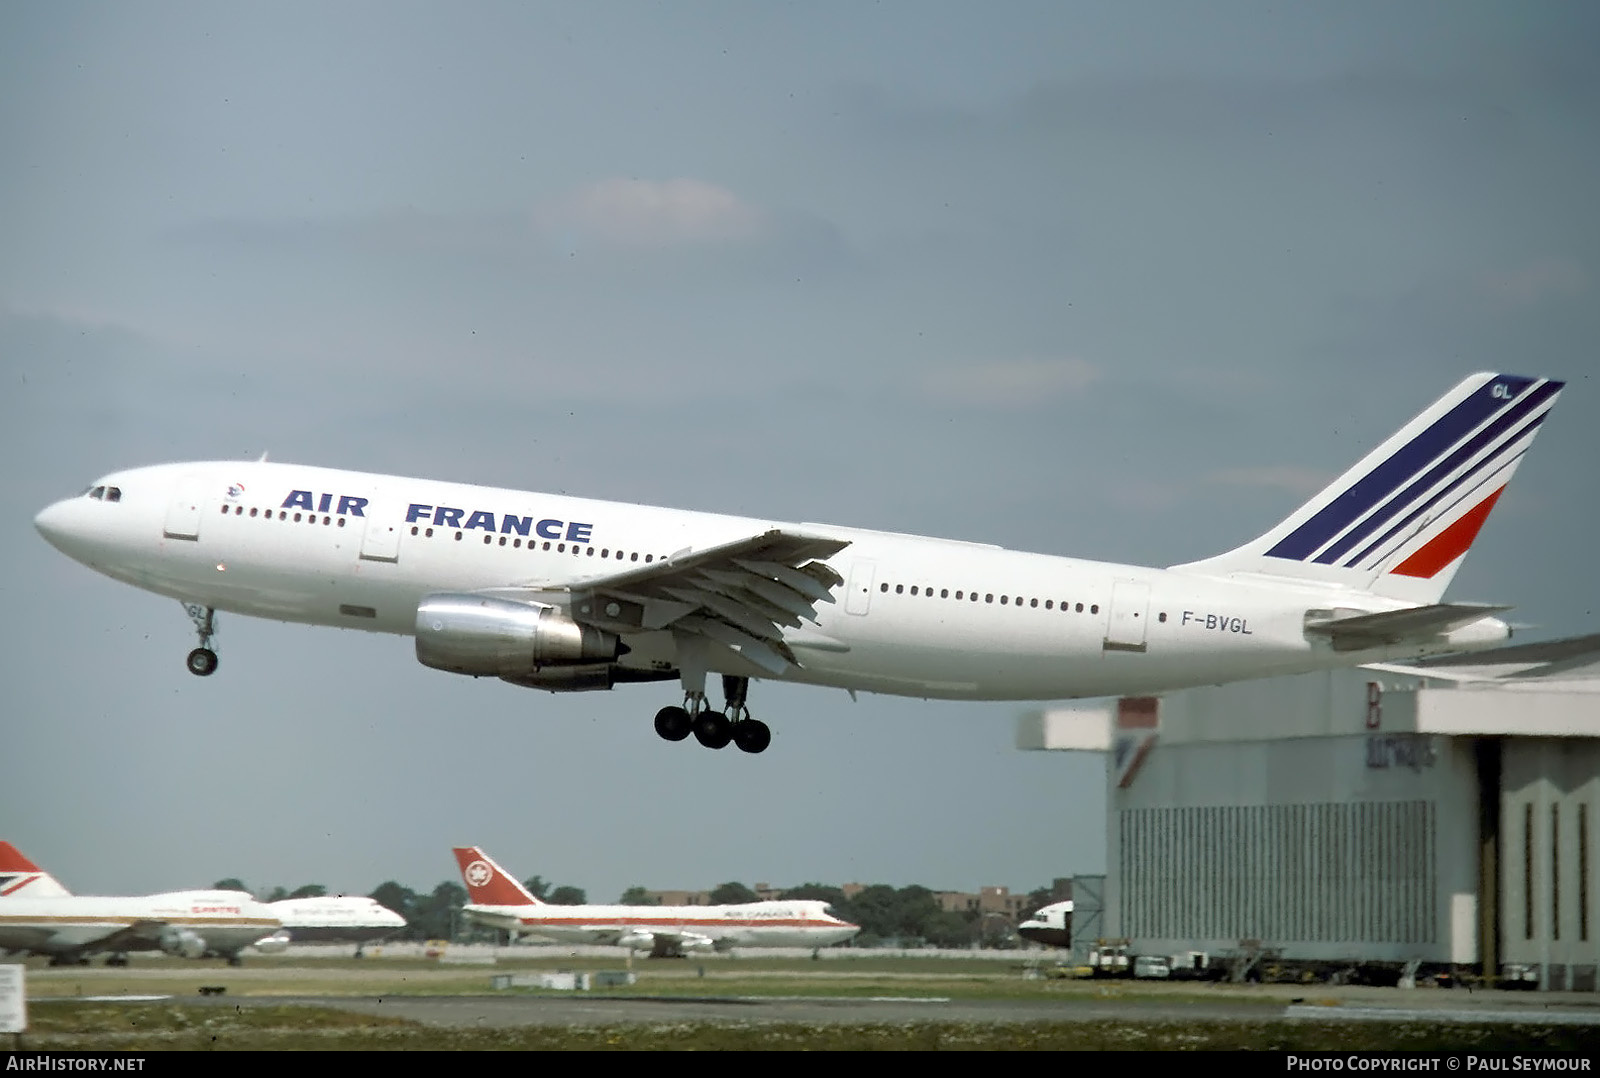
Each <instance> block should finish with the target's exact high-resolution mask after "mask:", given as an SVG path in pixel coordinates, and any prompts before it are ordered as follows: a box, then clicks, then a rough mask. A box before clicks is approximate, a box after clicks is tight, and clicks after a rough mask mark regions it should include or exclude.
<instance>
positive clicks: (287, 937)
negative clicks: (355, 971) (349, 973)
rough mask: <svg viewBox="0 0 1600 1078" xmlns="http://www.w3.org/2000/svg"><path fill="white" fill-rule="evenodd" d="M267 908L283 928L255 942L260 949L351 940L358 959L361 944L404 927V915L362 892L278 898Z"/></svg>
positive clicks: (386, 936)
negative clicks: (268, 938) (361, 893)
mask: <svg viewBox="0 0 1600 1078" xmlns="http://www.w3.org/2000/svg"><path fill="white" fill-rule="evenodd" d="M267 909H268V910H270V911H271V912H272V915H273V916H274V917H276V918H277V919H278V920H279V921H280V922H281V923H282V925H283V927H282V928H281V929H280V930H279V931H278V932H276V933H275V934H274V935H273V937H272V939H271V940H270V941H269V940H262V941H258V942H257V943H256V947H257V948H258V949H260V950H269V949H274V948H275V949H278V950H281V949H282V948H284V947H287V946H288V945H289V944H291V943H354V944H355V945H356V957H357V958H360V957H361V955H362V948H363V947H364V945H366V944H368V943H372V942H375V941H377V940H383V939H387V938H388V937H390V936H392V935H394V934H395V933H397V932H400V931H402V930H403V929H404V928H405V927H406V919H405V918H404V917H402V916H400V915H399V914H398V913H396V912H394V911H393V910H391V909H389V907H387V906H385V905H383V904H381V903H380V902H378V901H377V900H376V899H372V898H366V897H364V896H362V895H316V896H314V897H310V898H281V899H279V900H278V901H276V902H268V903H267Z"/></svg>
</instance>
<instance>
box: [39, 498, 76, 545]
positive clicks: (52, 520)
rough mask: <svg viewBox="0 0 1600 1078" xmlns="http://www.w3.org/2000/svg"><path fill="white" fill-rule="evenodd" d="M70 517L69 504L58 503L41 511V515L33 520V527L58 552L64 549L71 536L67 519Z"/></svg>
mask: <svg viewBox="0 0 1600 1078" xmlns="http://www.w3.org/2000/svg"><path fill="white" fill-rule="evenodd" d="M70 515H71V511H70V510H69V509H68V507H67V502H65V501H60V502H56V503H55V504H53V505H47V506H45V507H44V508H43V509H41V510H40V511H39V515H38V516H36V517H34V518H33V526H34V528H36V529H37V530H38V532H39V534H40V535H42V536H44V538H45V541H46V542H47V543H49V544H50V545H51V546H53V547H55V548H56V549H57V550H62V549H64V546H63V544H65V543H66V542H67V540H68V538H69V536H70V535H71V531H70V528H69V526H68V523H69V522H68V519H67V518H68V517H69V516H70Z"/></svg>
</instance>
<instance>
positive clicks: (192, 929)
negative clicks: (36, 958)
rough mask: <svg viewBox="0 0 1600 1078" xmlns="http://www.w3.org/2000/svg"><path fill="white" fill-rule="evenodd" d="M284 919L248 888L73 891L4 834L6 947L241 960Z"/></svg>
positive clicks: (60, 958)
mask: <svg viewBox="0 0 1600 1078" xmlns="http://www.w3.org/2000/svg"><path fill="white" fill-rule="evenodd" d="M278 927H279V922H278V919H277V917H275V916H274V915H273V913H272V911H271V910H270V909H269V908H268V907H267V906H266V905H265V904H264V903H261V902H257V901H256V900H255V899H254V898H252V897H251V896H250V895H249V894H247V893H245V892H243V891H213V890H206V891H169V892H166V893H164V894H159V895H136V896H129V897H124V896H104V895H74V894H72V893H71V892H70V891H68V890H67V889H66V888H65V887H63V886H61V884H60V883H58V882H57V881H56V879H55V877H54V876H51V875H50V874H49V873H48V872H45V871H43V870H42V869H40V868H39V866H38V865H36V864H34V863H33V862H32V861H30V860H28V858H27V857H25V856H23V854H22V852H21V851H19V850H18V849H17V848H16V847H15V846H13V845H11V843H9V842H0V951H17V952H22V953H25V954H47V955H49V956H50V964H51V965H52V966H62V965H83V964H87V962H88V956H89V955H91V954H96V953H104V954H107V955H108V956H109V957H108V958H107V959H106V964H107V965H108V966H111V965H114V966H125V965H127V964H128V959H127V953H128V952H129V951H156V950H159V951H164V952H166V953H167V954H170V955H180V956H182V957H184V958H207V957H217V958H226V959H227V960H228V963H229V964H230V965H235V966H237V965H238V964H239V953H240V952H241V951H243V950H244V949H245V948H246V947H250V946H252V945H256V944H257V943H258V941H264V940H266V939H267V938H268V937H269V936H270V934H271V933H273V932H274V931H275V930H276V929H277V928H278ZM259 949H260V950H264V951H270V950H272V949H273V947H272V946H271V945H270V944H269V945H268V946H264V947H260V948H259Z"/></svg>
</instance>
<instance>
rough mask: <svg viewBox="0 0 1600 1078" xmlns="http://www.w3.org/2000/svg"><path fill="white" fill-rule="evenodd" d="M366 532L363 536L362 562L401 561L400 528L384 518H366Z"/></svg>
mask: <svg viewBox="0 0 1600 1078" xmlns="http://www.w3.org/2000/svg"><path fill="white" fill-rule="evenodd" d="M366 520H367V526H366V530H365V531H364V532H362V534H361V560H362V561H387V562H397V561H399V560H400V526H399V525H398V524H395V523H393V522H391V521H387V520H383V519H382V518H371V517H369V518H366Z"/></svg>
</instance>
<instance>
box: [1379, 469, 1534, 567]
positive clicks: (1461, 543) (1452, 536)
mask: <svg viewBox="0 0 1600 1078" xmlns="http://www.w3.org/2000/svg"><path fill="white" fill-rule="evenodd" d="M1505 489H1506V488H1505V487H1501V488H1500V490H1497V491H1495V492H1494V493H1493V494H1491V495H1489V496H1488V497H1487V498H1485V499H1483V501H1481V502H1479V503H1478V504H1477V505H1475V506H1473V507H1472V508H1471V509H1469V510H1467V512H1466V513H1465V514H1463V515H1462V517H1461V519H1460V520H1458V521H1456V522H1455V523H1454V524H1452V525H1450V526H1449V527H1448V528H1446V529H1445V530H1444V531H1442V532H1440V533H1439V534H1438V535H1435V536H1434V537H1433V538H1432V539H1430V540H1428V542H1427V544H1426V545H1424V546H1423V547H1422V549H1421V550H1418V551H1417V552H1416V553H1415V554H1413V555H1411V557H1409V558H1407V559H1406V560H1405V561H1403V562H1401V563H1400V564H1399V565H1397V566H1395V567H1394V569H1392V570H1391V572H1393V573H1394V575H1396V576H1420V577H1424V578H1427V577H1432V576H1433V575H1434V574H1436V573H1437V572H1438V571H1439V570H1441V569H1443V568H1444V567H1445V566H1446V565H1449V564H1450V563H1451V562H1453V561H1455V560H1456V559H1457V558H1459V557H1461V555H1463V554H1465V553H1466V552H1467V548H1468V547H1470V546H1471V545H1472V541H1473V540H1474V539H1476V538H1477V537H1478V529H1479V528H1481V527H1483V522H1484V521H1485V520H1488V519H1489V510H1491V509H1493V508H1494V503H1495V501H1496V499H1498V498H1499V497H1500V491H1503V490H1505Z"/></svg>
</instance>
